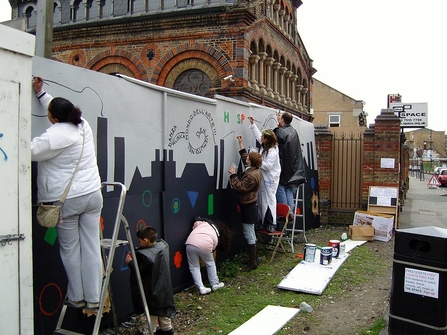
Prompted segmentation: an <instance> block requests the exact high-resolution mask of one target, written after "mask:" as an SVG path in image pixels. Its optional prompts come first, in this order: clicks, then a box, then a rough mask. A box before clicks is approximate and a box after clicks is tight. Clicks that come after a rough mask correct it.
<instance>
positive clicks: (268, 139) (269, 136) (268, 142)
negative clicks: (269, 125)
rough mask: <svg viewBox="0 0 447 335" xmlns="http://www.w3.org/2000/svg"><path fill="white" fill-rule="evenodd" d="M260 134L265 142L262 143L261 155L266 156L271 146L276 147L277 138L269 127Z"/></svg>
mask: <svg viewBox="0 0 447 335" xmlns="http://www.w3.org/2000/svg"><path fill="white" fill-rule="evenodd" d="M262 136H264V138H265V143H263V149H262V156H267V154H268V152H269V150H270V149H271V148H276V147H277V146H278V139H277V138H276V135H275V133H274V132H273V130H271V129H264V130H263V131H262Z"/></svg>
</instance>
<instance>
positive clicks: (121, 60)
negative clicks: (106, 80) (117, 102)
mask: <svg viewBox="0 0 447 335" xmlns="http://www.w3.org/2000/svg"><path fill="white" fill-rule="evenodd" d="M113 64H117V65H120V66H125V67H126V68H127V69H129V71H130V72H131V73H133V75H134V78H136V79H140V80H144V81H147V72H146V70H144V65H143V63H142V62H141V61H140V60H139V59H138V57H137V56H135V55H133V54H131V53H130V52H128V51H124V50H114V51H113V52H112V51H103V52H101V53H99V54H97V55H96V56H95V57H93V58H92V59H91V60H90V61H89V62H88V63H87V65H86V68H87V69H90V70H93V71H100V70H101V69H102V68H103V67H105V66H107V65H113Z"/></svg>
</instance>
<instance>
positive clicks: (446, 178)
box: [437, 169, 447, 186]
mask: <svg viewBox="0 0 447 335" xmlns="http://www.w3.org/2000/svg"><path fill="white" fill-rule="evenodd" d="M437 177H438V181H439V183H440V184H441V186H447V169H441V170H439V174H438V176H437Z"/></svg>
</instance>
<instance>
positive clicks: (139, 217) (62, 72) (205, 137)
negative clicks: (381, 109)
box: [32, 57, 319, 334]
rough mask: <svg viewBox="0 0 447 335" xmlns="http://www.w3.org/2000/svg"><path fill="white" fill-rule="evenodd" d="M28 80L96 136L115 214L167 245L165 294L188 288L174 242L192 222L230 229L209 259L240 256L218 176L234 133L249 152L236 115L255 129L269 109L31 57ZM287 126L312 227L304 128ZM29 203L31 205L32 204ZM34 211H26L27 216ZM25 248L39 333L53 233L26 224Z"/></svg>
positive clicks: (45, 317)
mask: <svg viewBox="0 0 447 335" xmlns="http://www.w3.org/2000/svg"><path fill="white" fill-rule="evenodd" d="M33 74H34V75H35V76H37V75H39V76H42V77H43V78H44V81H45V82H46V83H47V85H44V89H45V90H46V91H48V92H49V93H50V94H51V95H52V96H53V97H56V96H63V97H66V98H68V99H69V100H71V101H72V102H73V103H74V104H75V105H78V106H79V107H80V108H81V110H82V111H83V117H84V118H86V119H87V120H88V121H89V122H90V124H91V126H92V129H93V131H94V133H95V134H96V149H97V157H98V166H99V170H100V175H101V179H102V180H103V181H109V182H110V181H115V182H121V183H123V184H124V185H125V186H126V187H127V190H128V191H127V196H126V201H125V207H124V216H125V217H126V219H127V221H128V222H129V225H130V229H131V231H132V234H133V236H135V232H136V230H137V229H139V228H140V227H143V226H146V225H151V226H154V227H155V228H156V229H157V231H158V232H159V237H161V238H163V239H165V240H166V241H167V242H168V243H169V245H170V252H171V277H172V285H173V288H174V290H175V291H178V290H180V289H182V288H184V287H187V286H190V285H192V283H193V282H192V279H191V275H190V272H189V269H188V265H187V260H186V253H185V246H184V243H185V240H186V238H187V236H188V234H189V232H190V230H191V227H192V223H193V219H194V217H196V216H202V217H209V218H211V219H213V220H221V221H223V222H224V223H225V224H226V225H227V226H228V227H229V228H230V229H231V230H232V231H233V232H234V235H233V236H234V239H233V242H232V244H231V248H230V250H228V251H227V252H223V253H220V254H218V255H217V260H218V262H220V261H222V260H224V259H226V258H228V257H231V256H233V255H234V254H235V253H238V252H240V251H242V250H245V248H246V243H245V241H244V239H243V236H242V230H241V222H240V214H239V213H238V210H237V202H236V194H235V192H234V191H233V190H232V189H231V187H229V184H228V177H229V174H228V172H227V170H228V167H229V166H230V165H231V164H232V163H237V164H239V163H240V162H239V153H238V151H239V148H238V144H237V140H236V135H239V134H241V135H243V136H244V138H245V140H244V143H245V145H246V146H247V147H249V146H250V147H255V146H256V142H255V140H254V138H253V135H252V133H251V131H250V130H249V128H248V126H249V121H248V119H247V118H246V117H247V116H249V115H253V116H254V117H255V119H256V120H257V125H258V126H259V128H260V129H263V128H265V127H268V128H274V127H275V126H276V118H275V114H276V113H277V111H276V110H273V109H270V108H267V107H264V106H257V105H253V104H248V103H244V102H241V101H236V100H233V99H228V98H224V97H220V96H218V97H216V98H215V99H208V98H203V97H198V96H194V95H189V94H185V93H182V92H178V91H174V90H170V89H166V88H162V87H158V86H155V85H151V84H148V83H145V82H141V81H138V80H135V79H132V78H128V77H125V76H121V77H116V76H110V75H105V74H101V73H97V72H94V71H89V70H85V69H81V68H78V67H74V66H70V65H66V64H62V63H59V62H54V61H50V60H46V59H42V58H38V57H35V59H34V68H33ZM32 112H33V115H35V116H34V117H33V118H32V121H33V129H32V133H33V136H36V135H38V134H40V133H42V132H43V131H44V130H45V129H46V128H47V127H48V126H49V122H48V120H47V119H46V117H45V115H46V111H44V110H43V109H42V108H41V107H40V105H39V102H38V100H37V99H36V98H33V106H32ZM38 116H44V117H38ZM292 125H293V126H294V127H296V129H297V130H298V132H299V135H300V139H301V144H302V148H303V154H304V157H305V159H306V173H307V174H306V177H307V180H308V183H306V196H305V198H306V206H307V207H308V208H309V209H311V210H309V211H308V212H309V213H306V225H307V228H313V227H318V226H319V215H318V214H319V213H318V201H316V200H317V199H318V198H317V195H318V175H317V161H316V153H315V141H314V130H313V125H312V124H311V123H309V122H306V121H303V120H300V119H298V118H296V119H295V120H294V121H293V123H292ZM239 165H240V167H239V169H240V170H241V164H239ZM33 181H35V177H34V178H33ZM34 183H35V182H34ZM35 193H36V191H35V188H34V189H33V194H35ZM103 195H104V209H103V212H102V224H103V227H104V229H103V230H104V236H105V237H110V236H111V231H112V229H113V224H114V222H115V215H116V210H117V203H118V198H119V193H118V190H111V189H105V190H104V192H103ZM33 200H34V201H33V204H34V205H36V199H35V198H34V199H33ZM35 211H36V206H34V209H33V214H34V213H35ZM307 215H309V216H307ZM33 217H34V216H33ZM121 238H124V234H123V236H121ZM34 242H35V248H34V251H35V256H36V257H35V261H34V268H35V274H34V276H35V279H36V281H35V283H36V285H35V295H37V296H41V297H42V299H41V300H42V304H41V306H39V307H38V308H37V307H36V308H35V312H36V313H37V314H38V319H39V320H40V321H39V324H38V327H37V326H36V329H37V328H39V331H41V330H45V331H46V330H48V329H51V327H53V328H54V325H55V322H56V320H57V316H58V314H59V307H58V306H59V303H60V299H61V297H62V298H63V296H64V295H65V291H66V278H65V275H64V271H63V267H62V265H61V263H60V260H59V256H58V244H57V238H56V233H55V230H53V231H52V230H47V229H44V228H42V227H40V226H39V225H38V224H37V223H36V222H34ZM136 242H137V239H136V238H135V239H134V243H136ZM121 249H122V250H117V251H116V254H115V264H114V273H113V274H112V284H113V286H112V288H116V289H114V292H113V293H114V298H115V299H116V301H119V302H120V303H119V304H117V306H116V307H117V314H118V316H120V317H122V316H125V315H129V314H131V313H132V307H131V301H130V293H129V283H128V278H129V272H128V269H127V265H126V263H125V262H124V257H125V255H126V254H127V252H128V249H127V248H126V247H123V248H121ZM47 256H48V257H49V258H50V259H51V263H48V258H47ZM48 288H50V289H48ZM59 292H62V295H60V294H59ZM69 319H70V320H71V321H72V322H71V323H72V325H71V326H73V327H75V328H76V327H80V325H79V324H80V322H78V321H79V320H77V319H76V318H75V317H73V318H69ZM107 323H111V319H110V316H107V315H106V317H104V320H103V324H107ZM36 334H37V333H36Z"/></svg>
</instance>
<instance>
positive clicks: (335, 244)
mask: <svg viewBox="0 0 447 335" xmlns="http://www.w3.org/2000/svg"><path fill="white" fill-rule="evenodd" d="M329 246H330V247H332V257H334V258H338V255H339V254H340V241H339V240H329Z"/></svg>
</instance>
